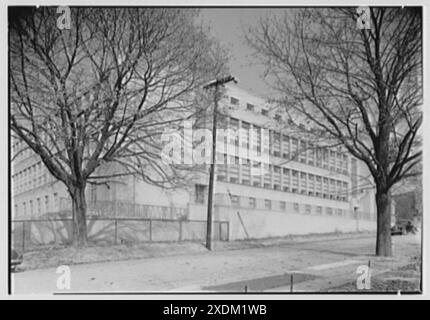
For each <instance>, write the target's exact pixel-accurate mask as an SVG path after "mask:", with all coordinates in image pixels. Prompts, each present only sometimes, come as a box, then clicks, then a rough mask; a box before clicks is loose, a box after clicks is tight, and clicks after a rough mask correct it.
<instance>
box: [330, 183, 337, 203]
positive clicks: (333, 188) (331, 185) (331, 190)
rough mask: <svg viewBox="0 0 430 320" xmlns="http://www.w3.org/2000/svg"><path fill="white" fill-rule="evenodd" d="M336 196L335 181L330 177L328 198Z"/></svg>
mask: <svg viewBox="0 0 430 320" xmlns="http://www.w3.org/2000/svg"><path fill="white" fill-rule="evenodd" d="M335 196H336V181H335V180H334V179H330V199H335Z"/></svg>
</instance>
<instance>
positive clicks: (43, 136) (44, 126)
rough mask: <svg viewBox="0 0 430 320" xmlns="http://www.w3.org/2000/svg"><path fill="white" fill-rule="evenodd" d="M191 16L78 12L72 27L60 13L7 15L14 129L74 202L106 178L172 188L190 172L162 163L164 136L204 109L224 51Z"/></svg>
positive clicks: (130, 11)
mask: <svg viewBox="0 0 430 320" xmlns="http://www.w3.org/2000/svg"><path fill="white" fill-rule="evenodd" d="M197 14H198V12H197V11H196V10H193V9H187V10H181V9H170V8H169V9H167V8H166V9H159V8H149V9H148V8H121V9H117V8H104V9H92V8H85V9H73V8H72V9H71V21H72V23H71V28H70V30H66V29H65V30H59V29H58V28H57V18H58V16H59V15H58V14H56V8H54V7H52V8H46V7H45V8H39V9H29V10H24V9H22V8H14V9H11V11H10V16H9V18H10V24H9V25H10V69H9V72H10V96H11V118H10V125H11V128H12V130H13V132H14V134H15V135H16V136H17V137H19V138H20V139H22V140H23V141H25V143H26V144H27V145H28V146H29V147H30V148H31V149H32V150H33V151H34V152H35V153H36V154H38V155H39V156H40V157H41V159H42V161H43V163H44V164H45V165H46V167H47V168H48V170H49V172H50V173H51V174H52V175H53V176H54V177H55V178H57V179H59V180H60V181H62V182H64V183H65V184H66V186H67V187H68V189H69V192H70V193H71V195H72V198H73V196H74V194H76V192H77V190H82V189H85V185H86V184H87V183H89V182H90V183H91V182H92V183H97V181H100V179H104V178H109V177H107V176H100V175H94V173H95V172H96V171H95V170H96V169H97V168H98V167H100V166H101V165H102V164H104V163H114V164H116V167H117V168H120V169H119V171H118V172H117V173H116V175H128V174H140V176H141V177H143V179H145V180H146V181H148V182H150V183H154V184H160V185H163V186H172V185H174V184H175V183H179V182H180V181H181V179H182V178H184V174H182V171H181V170H177V169H183V168H178V167H175V166H174V165H169V166H167V165H163V164H162V163H161V162H160V161H159V160H160V154H161V153H160V150H161V145H160V139H159V138H160V134H161V133H162V132H163V129H164V128H166V127H169V128H174V127H175V126H177V127H179V126H180V122H181V121H182V120H184V119H187V118H190V117H192V116H193V115H194V114H195V113H196V112H200V111H201V109H202V108H203V107H204V105H205V101H204V100H203V99H204V98H203V97H202V95H201V94H199V92H201V87H202V85H203V84H204V83H205V82H206V81H209V80H211V79H213V78H214V77H216V76H217V74H218V73H219V72H221V71H222V70H223V68H224V58H223V56H224V54H223V51H222V50H221V49H220V48H219V46H218V45H217V44H216V43H215V42H214V41H213V40H212V39H210V38H209V37H207V36H206V34H205V32H204V31H205V30H204V28H203V27H202V26H200V25H198V24H197V22H196V19H195V18H196V17H197Z"/></svg>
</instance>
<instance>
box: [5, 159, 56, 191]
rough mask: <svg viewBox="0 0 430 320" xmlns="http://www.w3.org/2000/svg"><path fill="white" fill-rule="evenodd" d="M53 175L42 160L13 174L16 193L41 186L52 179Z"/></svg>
mask: <svg viewBox="0 0 430 320" xmlns="http://www.w3.org/2000/svg"><path fill="white" fill-rule="evenodd" d="M50 177H51V175H50V174H48V170H47V169H46V167H45V166H44V165H43V164H42V162H41V161H39V162H37V163H35V164H33V165H31V166H29V167H27V168H25V169H24V170H21V171H20V172H17V173H15V174H14V175H12V185H13V190H14V192H15V193H21V192H25V191H28V190H31V189H33V188H37V187H40V186H42V185H44V184H46V183H48V180H49V179H50Z"/></svg>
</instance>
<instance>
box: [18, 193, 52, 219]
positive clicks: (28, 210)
mask: <svg viewBox="0 0 430 320" xmlns="http://www.w3.org/2000/svg"><path fill="white" fill-rule="evenodd" d="M58 201H59V200H58V194H57V193H54V194H53V195H45V196H44V197H37V198H35V199H34V200H33V199H31V200H28V201H23V202H21V203H20V204H18V203H16V204H15V212H14V215H15V216H37V215H40V214H43V213H48V212H51V211H53V210H54V208H58Z"/></svg>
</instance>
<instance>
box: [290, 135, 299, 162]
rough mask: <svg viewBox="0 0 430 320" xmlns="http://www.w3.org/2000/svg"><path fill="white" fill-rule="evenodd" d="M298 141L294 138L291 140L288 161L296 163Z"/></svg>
mask: <svg viewBox="0 0 430 320" xmlns="http://www.w3.org/2000/svg"><path fill="white" fill-rule="evenodd" d="M298 144H299V142H298V140H297V139H296V138H291V152H290V159H293V160H296V161H297V155H298V149H299V147H298Z"/></svg>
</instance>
